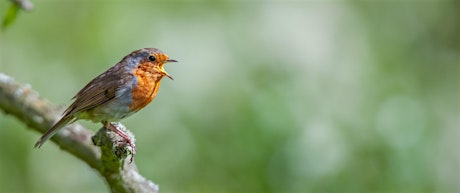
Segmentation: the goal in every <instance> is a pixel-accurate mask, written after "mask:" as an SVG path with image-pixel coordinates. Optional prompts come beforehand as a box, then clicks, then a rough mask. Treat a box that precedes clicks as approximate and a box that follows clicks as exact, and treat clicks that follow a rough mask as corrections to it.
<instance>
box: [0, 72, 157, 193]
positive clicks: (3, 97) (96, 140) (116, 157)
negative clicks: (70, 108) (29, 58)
mask: <svg viewBox="0 0 460 193" xmlns="http://www.w3.org/2000/svg"><path fill="white" fill-rule="evenodd" d="M0 109H1V110H3V112H5V113H6V114H10V115H12V116H14V117H16V118H18V119H19V120H20V121H22V122H23V123H25V124H26V125H27V126H29V127H30V128H32V129H33V130H36V131H38V132H40V133H44V132H45V131H46V130H47V129H48V128H50V127H51V126H52V124H53V123H54V122H55V121H56V120H57V119H59V118H60V117H61V113H60V112H61V110H62V109H59V108H57V107H56V106H54V105H53V104H51V103H50V102H48V101H47V100H45V99H43V98H41V97H40V95H39V94H38V92H36V91H34V90H32V89H31V86H30V85H27V84H26V85H24V84H20V83H17V82H16V81H15V80H14V79H13V78H11V77H10V76H7V75H5V74H3V73H0ZM114 125H115V126H116V127H117V128H118V129H120V130H123V131H126V128H125V127H124V126H123V125H122V124H120V123H116V124H114ZM126 132H127V133H128V134H129V135H130V136H131V137H133V136H132V134H131V133H130V132H129V131H126ZM133 139H134V138H133ZM51 141H53V142H54V143H56V144H57V145H58V146H59V147H60V148H61V149H63V150H64V151H67V152H69V153H70V154H72V155H74V156H75V157H78V158H79V159H80V160H82V161H83V162H85V163H86V164H88V165H89V166H90V167H92V168H94V169H95V170H96V171H98V172H99V173H100V174H101V176H103V177H104V179H105V180H106V182H107V183H108V185H109V186H110V189H111V191H112V192H114V193H115V192H117V193H123V192H133V193H137V192H154V193H155V192H158V185H156V184H154V183H153V182H151V181H150V180H148V179H146V178H144V177H143V176H141V175H140V174H139V172H138V170H137V167H136V165H135V163H134V162H132V163H131V162H130V158H131V151H130V150H131V149H130V147H129V146H126V144H124V143H120V141H122V139H121V138H119V136H118V135H117V134H115V133H113V132H111V131H109V130H108V129H106V128H104V127H102V128H101V129H100V130H99V131H98V132H97V133H96V135H94V136H93V133H92V132H91V131H88V130H87V129H85V128H84V127H83V126H81V125H79V124H71V125H69V126H67V127H66V128H65V129H62V131H60V132H59V133H57V134H56V135H55V136H54V137H52V138H51ZM31 148H32V147H31Z"/></svg>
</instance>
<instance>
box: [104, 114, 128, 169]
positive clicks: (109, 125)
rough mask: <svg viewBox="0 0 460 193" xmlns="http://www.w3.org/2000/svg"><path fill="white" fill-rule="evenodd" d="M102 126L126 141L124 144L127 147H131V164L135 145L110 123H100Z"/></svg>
mask: <svg viewBox="0 0 460 193" xmlns="http://www.w3.org/2000/svg"><path fill="white" fill-rule="evenodd" d="M102 124H103V125H104V127H105V128H107V129H110V130H111V131H113V132H115V133H116V134H118V135H119V136H120V137H121V138H123V139H124V140H125V141H126V143H127V144H128V145H129V146H131V148H132V153H133V155H132V156H131V162H132V161H133V158H134V155H135V154H136V145H134V143H133V141H132V140H131V138H130V137H129V136H128V135H126V133H125V132H123V131H121V130H120V129H118V128H117V127H115V126H114V125H112V123H110V122H107V121H104V122H102Z"/></svg>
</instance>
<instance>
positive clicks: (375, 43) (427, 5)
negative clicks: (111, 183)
mask: <svg viewBox="0 0 460 193" xmlns="http://www.w3.org/2000/svg"><path fill="white" fill-rule="evenodd" d="M33 2H34V4H35V9H34V10H33V11H32V12H28V13H25V12H22V13H20V14H19V17H18V18H17V20H16V22H15V23H14V24H13V25H12V26H11V27H10V28H8V29H7V30H5V31H3V32H2V33H1V35H0V72H4V73H6V74H8V75H11V76H13V77H15V79H16V80H17V81H20V82H24V83H30V84H31V85H32V87H33V88H34V89H35V90H37V91H39V92H40V93H41V95H42V96H43V97H45V98H47V99H49V100H50V101H52V102H53V103H55V104H58V105H61V106H66V105H69V104H70V102H71V101H70V98H71V97H73V95H74V94H75V93H76V92H77V91H78V90H79V89H80V88H81V87H83V86H84V85H85V84H86V83H87V82H88V81H89V80H91V79H92V78H93V77H95V76H96V75H98V74H100V73H101V72H103V71H104V70H106V69H107V68H108V67H110V66H112V65H114V64H115V63H116V62H118V61H119V60H120V59H121V58H122V57H123V56H125V55H126V54H128V53H130V52H131V51H133V50H135V49H139V48H143V47H156V48H160V49H161V50H163V51H164V52H166V53H167V54H168V55H169V56H170V57H171V58H174V59H176V60H178V61H180V62H179V63H174V64H167V66H166V67H165V68H166V70H167V71H168V72H169V73H170V74H171V75H172V76H173V77H174V78H175V80H174V81H171V80H169V79H165V80H164V81H163V84H162V88H161V89H160V92H159V95H158V96H157V98H156V99H155V100H154V101H153V103H151V104H150V105H149V106H147V108H145V109H143V110H142V111H140V112H139V113H137V114H136V115H134V116H132V117H130V118H128V119H126V120H124V121H123V123H124V124H125V125H126V126H127V127H128V128H129V129H131V130H132V131H133V132H134V133H135V134H136V138H137V151H138V154H137V157H136V163H137V165H138V167H139V170H140V171H141V173H142V174H143V175H145V176H146V177H147V178H149V179H151V180H153V181H154V182H156V183H158V184H159V185H160V192H162V193H217V192H218V193H226V192H228V193H230V192H248V193H257V192H267V193H271V192H273V193H302V192H350V193H351V192H353V193H356V192H459V191H460V150H459V147H460V145H459V138H460V121H459V118H460V102H459V99H460V76H459V75H460V66H459V65H460V52H459V51H460V11H459V10H460V3H459V1H423V2H421V1H375V2H372V1H370V2H368V1H326V2H318V1H300V0H299V1H295V0H294V1H281V0H279V1H276V0H271V1H233V0H229V1H225V0H220V1H211V0H208V1H193V0H189V1H185V0H184V1H174V2H173V1H147V0H143V1H127V0H126V1H120V0H118V1H102V0H97V1H76V0H71V1H65V0H62V1H57V0H40V1H33ZM9 5H10V3H9V2H8V1H6V0H1V1H0V17H2V19H3V17H4V15H5V12H6V10H7V7H8V6H9ZM80 123H82V124H84V125H85V126H87V127H88V128H91V129H92V130H93V131H95V130H97V129H98V128H99V127H100V125H99V124H93V123H90V122H87V121H80ZM26 128H27V127H26V126H25V125H24V124H22V123H21V122H19V121H18V120H17V119H16V118H14V117H11V116H8V115H5V114H0V152H1V157H0V192H13V193H15V192H37V193H40V192H68V193H74V192H75V193H77V192H95V193H96V192H108V188H107V187H106V185H105V183H104V181H103V180H102V179H101V177H100V176H98V174H96V173H95V172H94V171H93V170H92V169H91V168H89V167H88V166H86V165H85V164H83V163H82V162H81V161H79V160H77V159H76V158H74V157H72V156H70V155H69V154H67V153H65V152H63V151H61V150H59V148H57V147H56V145H54V144H53V143H46V144H45V145H44V146H43V147H42V148H41V149H39V150H35V149H32V146H33V144H34V143H35V141H36V140H37V139H38V137H39V133H37V132H34V131H32V130H29V129H26Z"/></svg>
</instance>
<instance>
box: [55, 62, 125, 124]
mask: <svg viewBox="0 0 460 193" xmlns="http://www.w3.org/2000/svg"><path fill="white" fill-rule="evenodd" d="M132 79H133V77H132V75H131V73H129V72H128V71H127V70H126V69H125V68H124V66H122V65H121V64H120V63H118V64H117V65H115V66H113V67H111V68H110V69H108V70H107V71H106V72H104V73H102V74H100V75H99V76H97V77H96V78H94V79H93V80H91V81H90V82H89V83H88V84H87V85H86V86H85V87H83V89H81V90H80V91H79V92H78V93H77V94H76V95H75V96H74V97H73V98H74V99H75V101H74V102H73V103H72V105H70V106H69V108H67V110H66V111H65V112H64V116H68V115H71V114H75V113H78V112H83V111H86V110H90V109H92V108H94V107H97V106H99V105H102V104H104V103H106V102H108V101H110V100H112V99H113V98H115V94H116V91H117V90H118V88H119V86H120V85H123V84H125V83H126V82H128V81H130V80H132Z"/></svg>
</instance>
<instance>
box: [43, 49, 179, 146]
mask: <svg viewBox="0 0 460 193" xmlns="http://www.w3.org/2000/svg"><path fill="white" fill-rule="evenodd" d="M169 62H177V61H176V60H172V59H169V57H168V55H166V54H165V53H163V52H162V51H161V50H158V49H156V48H144V49H140V50H136V51H133V52H132V53H130V54H128V55H127V56H125V57H124V58H123V59H122V60H121V61H120V62H118V63H117V64H115V66H112V67H111V68H109V69H108V70H107V71H105V72H104V73H102V74H100V75H99V76H97V77H96V78H94V79H93V80H91V81H90V82H89V83H88V84H87V85H86V86H85V87H83V89H81V90H80V91H79V92H78V93H77V94H76V95H75V96H74V97H73V98H72V99H75V101H74V102H73V103H72V104H71V105H70V106H69V107H68V108H67V109H66V110H65V111H64V113H63V117H62V118H61V119H60V120H59V121H58V122H57V123H56V124H54V125H53V126H52V127H51V128H50V129H49V130H48V131H46V132H45V134H43V136H42V137H41V138H40V139H39V140H38V141H37V143H35V148H39V147H40V146H42V145H43V143H45V142H46V140H47V139H49V138H50V137H52V136H53V135H54V134H55V133H56V132H57V131H59V129H60V128H62V127H64V126H66V125H67V124H70V123H73V122H75V121H77V120H79V119H87V120H91V121H93V122H101V123H102V124H103V125H104V127H105V128H108V129H110V130H112V131H114V132H115V133H117V134H118V135H120V136H121V137H122V138H123V139H124V140H126V142H127V143H128V144H129V145H130V146H131V147H132V150H133V151H132V152H133V154H135V152H136V148H135V146H134V144H133V143H132V142H131V139H130V138H129V137H128V135H126V134H125V133H124V132H123V131H121V130H119V129H117V128H116V127H115V126H114V125H112V124H111V122H117V121H120V120H121V119H123V118H125V117H128V116H130V115H132V114H134V113H135V112H137V111H139V110H141V109H142V108H144V107H145V106H146V105H147V104H149V103H150V102H151V101H152V100H153V99H154V98H155V96H156V95H157V93H158V89H159V88H160V82H161V79H162V78H163V77H165V76H167V77H168V78H170V79H171V80H172V79H173V78H172V77H171V76H170V75H169V74H168V73H167V72H166V71H165V69H164V68H163V65H164V64H166V63H169Z"/></svg>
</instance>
